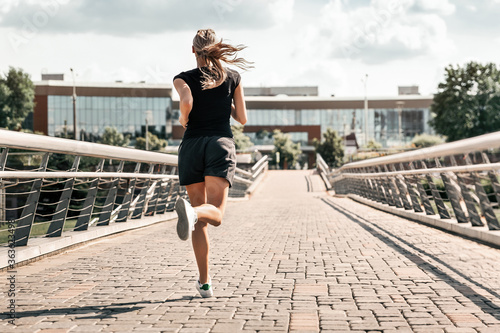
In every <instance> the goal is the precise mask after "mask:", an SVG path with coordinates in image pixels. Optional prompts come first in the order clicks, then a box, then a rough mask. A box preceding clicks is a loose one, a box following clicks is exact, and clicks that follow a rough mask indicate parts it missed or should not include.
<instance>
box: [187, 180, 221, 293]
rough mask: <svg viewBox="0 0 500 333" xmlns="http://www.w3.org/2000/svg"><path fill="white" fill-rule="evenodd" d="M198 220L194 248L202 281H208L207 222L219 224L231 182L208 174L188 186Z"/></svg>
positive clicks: (208, 245)
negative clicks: (202, 179)
mask: <svg viewBox="0 0 500 333" xmlns="http://www.w3.org/2000/svg"><path fill="white" fill-rule="evenodd" d="M186 190H187V192H188V195H189V199H190V201H191V204H192V206H193V207H194V209H195V211H196V213H197V215H198V222H197V223H196V224H195V229H194V231H193V233H192V237H191V238H192V242H193V250H194V254H195V257H196V263H197V264H198V271H199V273H200V283H201V284H204V283H207V282H208V251H209V248H210V244H209V240H208V232H207V223H210V224H212V225H214V226H219V225H220V224H221V221H222V216H223V215H224V210H225V208H226V201H227V195H228V190H229V183H228V182H227V180H225V179H224V178H219V177H212V176H206V177H205V182H203V183H196V184H191V185H188V186H186Z"/></svg>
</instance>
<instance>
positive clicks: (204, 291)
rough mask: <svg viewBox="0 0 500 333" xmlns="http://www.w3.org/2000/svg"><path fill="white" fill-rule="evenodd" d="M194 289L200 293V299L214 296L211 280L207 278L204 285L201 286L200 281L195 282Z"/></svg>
mask: <svg viewBox="0 0 500 333" xmlns="http://www.w3.org/2000/svg"><path fill="white" fill-rule="evenodd" d="M195 283H196V289H198V292H199V293H200V295H201V297H203V298H208V297H212V296H213V295H214V291H213V288H212V279H211V278H210V277H209V278H208V282H207V283H205V284H201V283H200V280H196V282H195Z"/></svg>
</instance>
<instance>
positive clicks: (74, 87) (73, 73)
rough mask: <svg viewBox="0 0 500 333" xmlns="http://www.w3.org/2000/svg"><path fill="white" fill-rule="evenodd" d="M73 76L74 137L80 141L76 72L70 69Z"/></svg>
mask: <svg viewBox="0 0 500 333" xmlns="http://www.w3.org/2000/svg"><path fill="white" fill-rule="evenodd" d="M70 71H71V76H72V77H73V135H74V139H75V140H78V139H79V138H78V134H77V133H78V132H77V126H76V123H77V119H76V83H75V72H74V71H73V68H70Z"/></svg>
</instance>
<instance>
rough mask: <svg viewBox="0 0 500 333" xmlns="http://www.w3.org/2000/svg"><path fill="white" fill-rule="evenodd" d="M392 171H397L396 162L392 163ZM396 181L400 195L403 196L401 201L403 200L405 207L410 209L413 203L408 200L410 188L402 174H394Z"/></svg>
mask: <svg viewBox="0 0 500 333" xmlns="http://www.w3.org/2000/svg"><path fill="white" fill-rule="evenodd" d="M402 170H404V169H402ZM391 171H396V168H395V167H394V164H391ZM394 181H395V182H396V185H397V187H398V190H399V196H400V198H401V201H402V202H403V207H404V209H405V210H410V209H411V204H410V201H409V200H408V198H409V197H410V195H409V194H408V189H407V188H406V184H405V183H404V178H403V176H400V175H397V176H394Z"/></svg>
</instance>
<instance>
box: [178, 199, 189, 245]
mask: <svg viewBox="0 0 500 333" xmlns="http://www.w3.org/2000/svg"><path fill="white" fill-rule="evenodd" d="M175 211H176V212H177V216H178V219H177V235H178V236H179V238H180V239H181V240H187V239H188V238H189V231H190V230H189V220H188V217H187V213H186V204H185V201H184V200H182V199H181V200H177V202H176V203H175Z"/></svg>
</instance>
